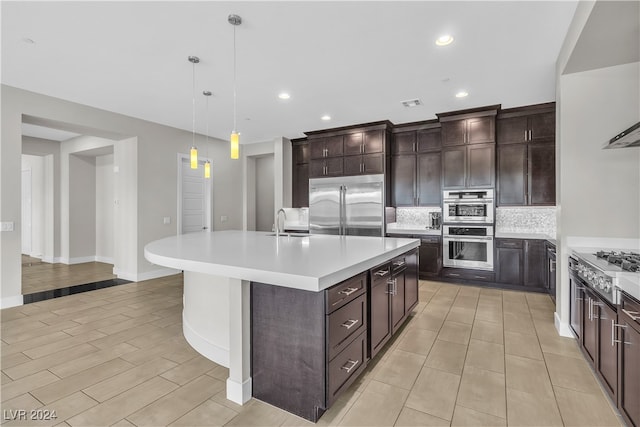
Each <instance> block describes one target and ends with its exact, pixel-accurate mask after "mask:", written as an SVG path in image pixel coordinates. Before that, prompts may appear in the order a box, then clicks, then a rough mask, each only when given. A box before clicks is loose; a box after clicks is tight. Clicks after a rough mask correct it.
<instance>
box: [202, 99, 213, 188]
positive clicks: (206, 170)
mask: <svg viewBox="0 0 640 427" xmlns="http://www.w3.org/2000/svg"><path fill="white" fill-rule="evenodd" d="M202 94H203V95H204V96H206V97H207V98H206V99H207V109H206V112H207V114H206V119H205V124H206V128H207V129H206V134H205V137H206V139H207V140H206V144H205V146H206V147H207V154H208V153H209V97H210V96H211V92H210V91H208V90H205V91H203V92H202ZM204 177H205V178H211V162H210V161H209V159H207V161H206V162H204Z"/></svg>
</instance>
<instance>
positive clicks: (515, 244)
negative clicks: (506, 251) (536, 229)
mask: <svg viewBox="0 0 640 427" xmlns="http://www.w3.org/2000/svg"><path fill="white" fill-rule="evenodd" d="M495 242H496V247H497V248H516V249H522V248H523V247H524V240H521V239H496V240H495Z"/></svg>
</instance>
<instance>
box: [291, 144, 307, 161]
mask: <svg viewBox="0 0 640 427" xmlns="http://www.w3.org/2000/svg"><path fill="white" fill-rule="evenodd" d="M291 157H292V160H293V161H292V163H293V164H294V165H299V164H301V163H309V143H306V144H295V145H292V146H291Z"/></svg>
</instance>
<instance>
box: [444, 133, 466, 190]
mask: <svg viewBox="0 0 640 427" xmlns="http://www.w3.org/2000/svg"><path fill="white" fill-rule="evenodd" d="M443 124H444V123H443ZM443 138H444V136H443ZM443 144H444V139H443ZM466 159H467V147H464V146H461V147H452V148H443V149H442V187H443V188H464V187H465V178H466V176H465V172H466V171H465V163H466Z"/></svg>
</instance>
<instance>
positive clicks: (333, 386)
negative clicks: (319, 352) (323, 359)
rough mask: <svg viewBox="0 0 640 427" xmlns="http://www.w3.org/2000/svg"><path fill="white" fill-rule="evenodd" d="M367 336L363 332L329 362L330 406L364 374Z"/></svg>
mask: <svg viewBox="0 0 640 427" xmlns="http://www.w3.org/2000/svg"><path fill="white" fill-rule="evenodd" d="M366 355H367V334H366V332H363V333H362V334H360V336H358V338H356V339H355V340H354V341H353V342H352V343H351V344H349V346H348V347H347V348H345V349H344V351H343V352H342V353H340V354H338V355H337V356H336V357H335V358H334V359H333V360H332V361H331V362H329V372H328V375H329V391H328V393H327V400H328V402H327V403H328V405H331V403H333V401H335V399H336V397H337V396H338V394H339V393H340V392H342V391H343V390H345V389H346V388H347V387H349V385H350V384H351V383H352V382H353V380H355V379H356V378H357V376H358V374H360V372H362V370H363V369H364V367H365V365H366V359H365V358H366Z"/></svg>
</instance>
